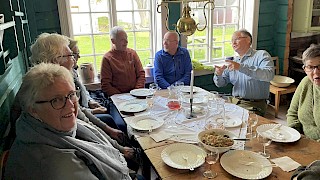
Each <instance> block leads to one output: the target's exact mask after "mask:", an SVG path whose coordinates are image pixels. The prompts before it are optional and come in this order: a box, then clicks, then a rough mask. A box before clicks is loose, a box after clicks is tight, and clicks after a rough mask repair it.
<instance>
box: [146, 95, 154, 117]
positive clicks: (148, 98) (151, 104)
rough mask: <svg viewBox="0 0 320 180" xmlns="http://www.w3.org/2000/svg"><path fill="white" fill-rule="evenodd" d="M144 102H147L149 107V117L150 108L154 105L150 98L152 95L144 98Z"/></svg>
mask: <svg viewBox="0 0 320 180" xmlns="http://www.w3.org/2000/svg"><path fill="white" fill-rule="evenodd" d="M146 100H147V104H148V107H149V112H148V114H149V115H151V112H152V108H153V103H154V99H153V96H152V95H150V96H147V97H146Z"/></svg>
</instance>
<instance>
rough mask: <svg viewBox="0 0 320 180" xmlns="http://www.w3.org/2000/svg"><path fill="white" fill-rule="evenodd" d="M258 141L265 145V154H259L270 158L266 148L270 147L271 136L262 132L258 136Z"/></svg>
mask: <svg viewBox="0 0 320 180" xmlns="http://www.w3.org/2000/svg"><path fill="white" fill-rule="evenodd" d="M258 141H259V143H261V144H262V145H263V152H259V154H261V155H262V156H263V157H265V158H269V157H270V154H268V153H266V146H269V145H270V144H271V142H272V140H271V139H270V137H269V136H267V135H266V134H264V132H262V133H261V134H259V135H258Z"/></svg>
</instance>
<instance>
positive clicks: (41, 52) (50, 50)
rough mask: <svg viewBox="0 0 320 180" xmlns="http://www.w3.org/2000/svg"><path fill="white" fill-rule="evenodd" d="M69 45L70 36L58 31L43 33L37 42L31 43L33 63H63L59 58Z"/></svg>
mask: <svg viewBox="0 0 320 180" xmlns="http://www.w3.org/2000/svg"><path fill="white" fill-rule="evenodd" d="M68 45H69V40H68V37H66V36H63V35H60V34H57V33H52V34H49V33H42V34H40V35H39V36H38V38H37V40H36V42H35V43H34V44H32V45H31V54H32V55H31V57H30V60H31V63H32V64H33V65H35V64H39V63H42V62H45V63H55V64H61V63H60V62H59V60H61V61H63V59H62V58H57V57H58V56H60V55H61V53H63V50H64V46H68Z"/></svg>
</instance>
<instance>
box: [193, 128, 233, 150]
mask: <svg viewBox="0 0 320 180" xmlns="http://www.w3.org/2000/svg"><path fill="white" fill-rule="evenodd" d="M236 137H237V136H236V135H235V134H233V133H232V132H230V131H227V130H223V129H210V130H205V131H201V132H200V133H199V134H198V140H199V142H200V143H201V144H202V145H203V147H204V148H205V149H207V150H209V151H213V149H215V148H216V149H218V151H219V153H223V152H226V151H228V150H229V149H230V148H231V146H232V145H233V144H234V140H233V139H234V138H236Z"/></svg>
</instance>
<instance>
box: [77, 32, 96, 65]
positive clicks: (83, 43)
mask: <svg viewBox="0 0 320 180" xmlns="http://www.w3.org/2000/svg"><path fill="white" fill-rule="evenodd" d="M74 39H75V40H77V41H78V47H79V50H80V56H81V58H80V59H82V56H85V55H88V54H93V52H92V41H91V36H74Z"/></svg>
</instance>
